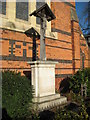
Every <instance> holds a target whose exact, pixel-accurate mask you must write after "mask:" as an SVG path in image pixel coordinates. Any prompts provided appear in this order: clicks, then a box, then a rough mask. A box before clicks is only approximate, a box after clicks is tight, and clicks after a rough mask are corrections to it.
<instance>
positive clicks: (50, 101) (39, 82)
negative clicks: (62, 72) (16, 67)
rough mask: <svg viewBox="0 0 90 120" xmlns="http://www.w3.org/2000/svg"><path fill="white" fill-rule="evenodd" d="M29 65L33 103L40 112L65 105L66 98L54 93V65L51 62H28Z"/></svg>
mask: <svg viewBox="0 0 90 120" xmlns="http://www.w3.org/2000/svg"><path fill="white" fill-rule="evenodd" d="M28 63H29V64H30V65H31V76H32V81H31V82H32V85H33V86H34V91H35V94H34V98H33V103H34V104H35V107H37V109H39V110H42V109H46V108H48V107H53V106H55V105H59V104H62V103H65V102H66V101H67V99H66V97H61V96H60V94H56V93H55V64H57V63H58V62H52V61H34V62H28Z"/></svg>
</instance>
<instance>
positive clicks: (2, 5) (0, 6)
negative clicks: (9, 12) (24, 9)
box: [0, 0, 6, 15]
mask: <svg viewBox="0 0 90 120" xmlns="http://www.w3.org/2000/svg"><path fill="white" fill-rule="evenodd" d="M0 14H4V15H6V0H5V1H4V2H1V1H0Z"/></svg>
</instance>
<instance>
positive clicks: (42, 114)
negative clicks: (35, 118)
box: [39, 110, 55, 120]
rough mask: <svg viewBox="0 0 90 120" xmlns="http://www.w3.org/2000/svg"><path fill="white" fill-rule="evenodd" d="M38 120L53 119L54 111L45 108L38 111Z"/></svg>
mask: <svg viewBox="0 0 90 120" xmlns="http://www.w3.org/2000/svg"><path fill="white" fill-rule="evenodd" d="M39 116H40V120H53V119H54V116H55V113H54V112H52V111H49V110H45V111H43V112H40V113H39Z"/></svg>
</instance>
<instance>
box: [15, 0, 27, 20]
mask: <svg viewBox="0 0 90 120" xmlns="http://www.w3.org/2000/svg"><path fill="white" fill-rule="evenodd" d="M16 1H17V2H16V18H18V19H22V20H26V21H28V2H18V0H16Z"/></svg>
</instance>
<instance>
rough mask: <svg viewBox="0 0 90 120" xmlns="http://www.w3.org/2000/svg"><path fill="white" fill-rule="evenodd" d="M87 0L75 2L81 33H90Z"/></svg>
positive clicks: (89, 9)
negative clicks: (85, 0)
mask: <svg viewBox="0 0 90 120" xmlns="http://www.w3.org/2000/svg"><path fill="white" fill-rule="evenodd" d="M88 3H89V2H76V12H77V16H78V19H79V24H80V26H81V30H82V32H83V34H85V35H88V34H89V35H90V18H89V17H90V12H89V11H90V5H89V7H88Z"/></svg>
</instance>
